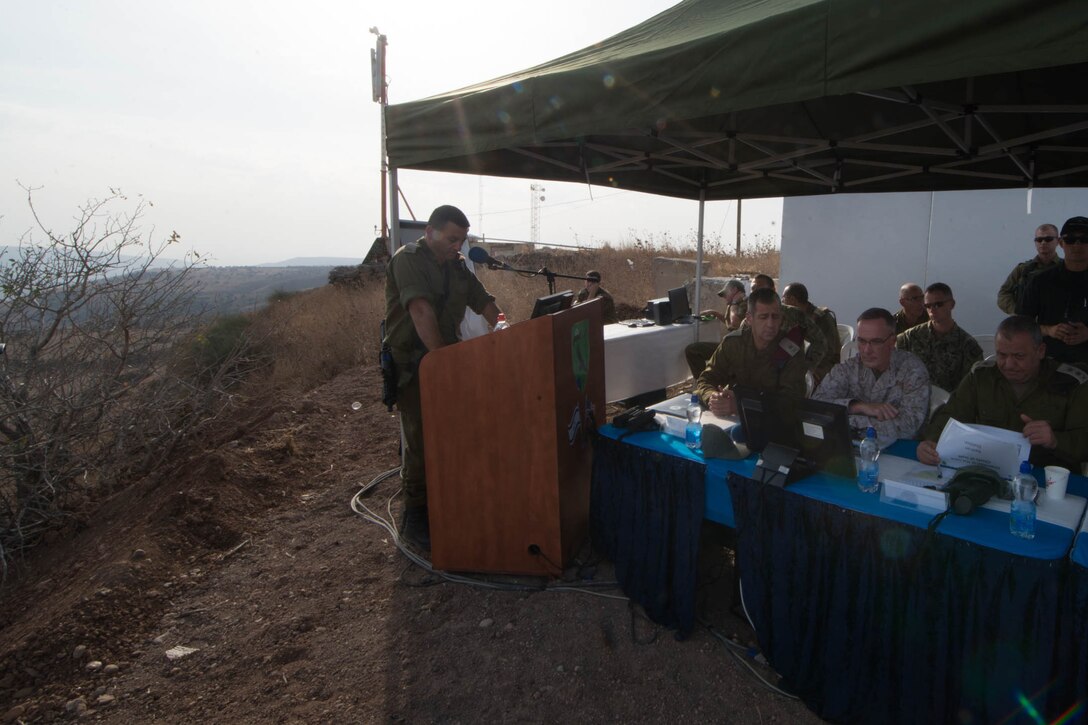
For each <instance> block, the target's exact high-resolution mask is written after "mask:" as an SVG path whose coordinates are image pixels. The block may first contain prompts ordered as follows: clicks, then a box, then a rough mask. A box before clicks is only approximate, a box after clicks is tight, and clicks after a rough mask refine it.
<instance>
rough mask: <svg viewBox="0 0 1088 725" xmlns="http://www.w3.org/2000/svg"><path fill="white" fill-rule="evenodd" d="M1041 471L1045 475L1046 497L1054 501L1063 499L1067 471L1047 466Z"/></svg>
mask: <svg viewBox="0 0 1088 725" xmlns="http://www.w3.org/2000/svg"><path fill="white" fill-rule="evenodd" d="M1043 471H1044V472H1045V473H1046V497H1047V498H1050V499H1054V500H1055V501H1060V500H1061V499H1063V498H1065V486H1066V484H1068V483H1069V469H1068V468H1062V467H1061V466H1047V467H1046V468H1044V469H1043Z"/></svg>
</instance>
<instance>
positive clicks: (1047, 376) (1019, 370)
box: [918, 315, 1088, 470]
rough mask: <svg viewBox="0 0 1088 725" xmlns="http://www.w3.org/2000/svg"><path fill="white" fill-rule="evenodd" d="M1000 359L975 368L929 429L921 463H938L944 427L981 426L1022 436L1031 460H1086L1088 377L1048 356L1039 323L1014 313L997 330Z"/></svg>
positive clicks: (921, 448) (1077, 463)
mask: <svg viewBox="0 0 1088 725" xmlns="http://www.w3.org/2000/svg"><path fill="white" fill-rule="evenodd" d="M994 347H995V349H996V350H997V355H996V359H995V360H993V361H990V362H982V363H979V364H978V365H976V366H975V367H974V369H973V370H972V371H971V373H970V374H969V375H968V376H967V377H966V378H965V379H964V381H963V382H962V383H960V386H959V387H958V388H956V390H955V392H954V393H952V397H951V398H949V400H948V402H947V403H946V404H945V405H943V406H941V407H940V408H939V409H938V410H937V412H936V413H935V414H934V416H933V420H932V421H930V423H929V425H928V426H926V429H925V433H924V435H923V438H924V439H925V440H923V441H922V442H921V443H919V444H918V460H919V461H921V462H922V463H926V464H928V465H931V466H935V465H937V464H938V463H939V462H940V457H939V456H938V455H937V444H936V441H937V440H938V439H940V437H941V431H943V430H944V426H945V423H947V422H948V420H949V419H950V418H955V419H956V420H958V421H960V422H961V423H979V424H982V425H992V426H995V427H997V428H1004V429H1006V430H1013V431H1018V432H1022V433H1023V434H1024V437H1025V438H1027V439H1028V441H1029V442H1030V443H1031V462H1032V463H1034V464H1035V465H1037V466H1046V465H1051V464H1057V465H1061V466H1065V467H1067V468H1071V469H1072V470H1077V469H1078V468H1079V466H1080V463H1081V462H1082V461H1085V460H1088V373H1085V372H1084V371H1083V370H1082V369H1080V368H1078V367H1076V366H1074V365H1070V364H1068V363H1059V362H1057V361H1055V360H1053V359H1051V358H1048V357H1046V345H1045V344H1044V343H1043V333H1042V331H1041V330H1040V329H1039V325H1038V324H1037V323H1036V322H1035V321H1034V320H1032V319H1031V318H1030V317H1024V316H1020V315H1014V316H1012V317H1007V318H1005V320H1003V321H1002V322H1001V324H1000V325H998V326H997V334H996V335H995V337H994Z"/></svg>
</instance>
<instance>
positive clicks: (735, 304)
mask: <svg viewBox="0 0 1088 725" xmlns="http://www.w3.org/2000/svg"><path fill="white" fill-rule="evenodd" d="M718 296H719V297H721V298H722V299H723V300H725V312H724V313H722V312H718V311H717V310H703V311H702V312H700V313H699V315H700V316H702V317H707V316H709V317H713V318H714V319H716V320H717V321H718V322H720V323H722V326H723V327H724V328H725V330H726V332H732V331H733V330H736V329H737V328H739V327H740V324H741V322H743V321H744V316H745V315H746V314H748V300H747V298H746V297H745V296H744V283H743V282H741V281H740V280H739V279H731V280H729V281H728V282H726V283H725V286H724V287H722V288H721V289H720V290H718ZM717 349H718V344H717V343H715V342H701V341H700V342H693V343H691V344H690V345H688V346H687V347H685V348H684V357H685V358H687V361H688V368H689V369H690V370H691V377H693V378H698V377H699V374H700V373H702V372H703V369H704V368H705V367H706V363H707V360H709V359H710V356H711V355H713V354H714V351H715V350H717Z"/></svg>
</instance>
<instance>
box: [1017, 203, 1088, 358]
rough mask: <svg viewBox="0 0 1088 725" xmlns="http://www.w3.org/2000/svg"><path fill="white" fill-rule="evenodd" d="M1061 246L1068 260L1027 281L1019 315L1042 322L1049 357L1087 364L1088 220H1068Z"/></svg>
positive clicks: (1079, 218) (1080, 217) (1063, 230)
mask: <svg viewBox="0 0 1088 725" xmlns="http://www.w3.org/2000/svg"><path fill="white" fill-rule="evenodd" d="M1060 243H1061V246H1062V254H1063V255H1064V256H1065V261H1064V262H1063V264H1062V265H1061V266H1060V267H1059V266H1055V267H1051V268H1050V269H1048V270H1046V271H1043V272H1039V273H1038V274H1036V275H1035V276H1033V277H1032V278H1031V279H1029V280H1028V285H1027V287H1026V288H1025V289H1024V295H1023V297H1022V298H1021V300H1020V307H1019V309H1018V310H1017V312H1018V313H1019V314H1022V315H1027V316H1028V317H1031V318H1033V319H1034V320H1035V321H1036V322H1038V323H1039V327H1041V328H1042V331H1043V336H1044V338H1043V339H1044V342H1046V352H1047V354H1048V355H1050V356H1051V357H1053V358H1054V359H1055V360H1058V361H1059V362H1067V363H1080V364H1088V218H1086V217H1082V216H1075V217H1073V218H1071V219H1068V220H1066V222H1065V224H1063V225H1062V232H1061V239H1060Z"/></svg>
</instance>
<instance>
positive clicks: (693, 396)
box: [691, 393, 699, 405]
mask: <svg viewBox="0 0 1088 725" xmlns="http://www.w3.org/2000/svg"><path fill="white" fill-rule="evenodd" d="M698 402H699V396H698V395H696V394H695V393H692V394H691V404H692V405H695V404H697V403H698Z"/></svg>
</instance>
